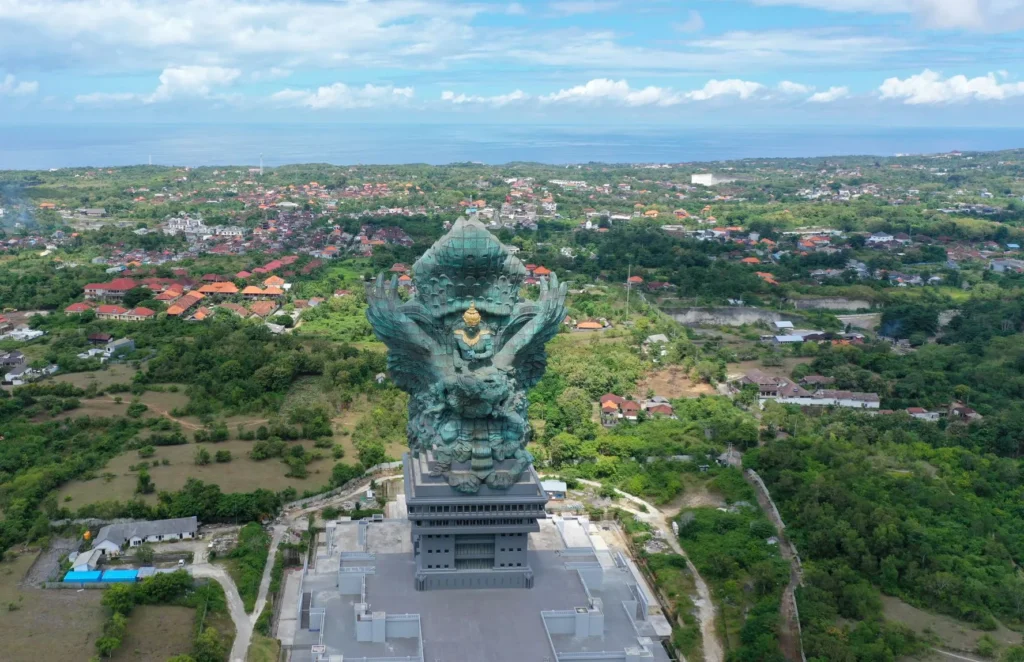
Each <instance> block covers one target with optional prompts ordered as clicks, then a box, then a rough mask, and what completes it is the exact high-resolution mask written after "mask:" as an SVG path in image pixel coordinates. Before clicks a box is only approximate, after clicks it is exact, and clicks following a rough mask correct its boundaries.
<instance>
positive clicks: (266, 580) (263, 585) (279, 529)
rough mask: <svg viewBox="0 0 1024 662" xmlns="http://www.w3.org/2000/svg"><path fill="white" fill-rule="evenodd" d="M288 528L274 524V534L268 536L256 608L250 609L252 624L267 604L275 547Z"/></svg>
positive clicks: (275, 554)
mask: <svg viewBox="0 0 1024 662" xmlns="http://www.w3.org/2000/svg"><path fill="white" fill-rule="evenodd" d="M287 530H288V527H287V526H284V525H283V524H277V525H275V526H274V534H273V536H271V538H270V553H269V554H267V565H266V566H265V567H264V568H263V579H262V580H260V592H259V595H258V597H257V598H256V608H255V609H253V610H252V617H253V619H254V620H253V624H254V625H255V623H256V621H255V619H257V618H259V615H260V612H261V611H263V607H264V606H266V604H267V590H268V589H269V588H270V574H271V571H273V569H274V560H275V559H276V558H277V547H278V545H280V544H281V538H283V537H284V532H285V531H287Z"/></svg>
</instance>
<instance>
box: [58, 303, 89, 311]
mask: <svg viewBox="0 0 1024 662" xmlns="http://www.w3.org/2000/svg"><path fill="white" fill-rule="evenodd" d="M90 309H92V306H90V305H89V304H87V303H85V302H84V301H79V302H78V303H73V304H71V305H70V306H68V307H67V308H65V309H64V312H65V313H84V312H85V311H87V310H90Z"/></svg>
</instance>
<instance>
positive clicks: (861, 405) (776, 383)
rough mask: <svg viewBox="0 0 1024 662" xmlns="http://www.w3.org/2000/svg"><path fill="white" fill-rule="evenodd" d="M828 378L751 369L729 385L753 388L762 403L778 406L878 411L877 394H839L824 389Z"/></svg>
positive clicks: (739, 387)
mask: <svg viewBox="0 0 1024 662" xmlns="http://www.w3.org/2000/svg"><path fill="white" fill-rule="evenodd" d="M834 381H835V380H834V379H833V378H831V377H823V376H821V375H808V376H806V377H804V378H803V379H800V380H799V381H793V380H790V379H787V378H785V377H776V376H775V375H769V374H765V373H764V372H761V371H760V370H751V371H749V372H747V373H746V374H745V375H743V376H742V377H740V378H739V379H737V380H735V381H734V382H732V386H733V389H734V390H735V391H737V392H738V391H740V390H742V389H743V388H744V387H745V386H754V387H756V388H757V395H758V400H759V401H761V402H762V403H763V402H765V401H768V400H774V401H775V402H779V403H782V404H794V405H801V406H805V407H850V408H854V409H878V408H879V406H880V403H881V399H880V398H879V397H878V394H877V393H860V392H857V391H840V390H835V389H830V388H826V387H828V386H831V385H832V384H833V383H834Z"/></svg>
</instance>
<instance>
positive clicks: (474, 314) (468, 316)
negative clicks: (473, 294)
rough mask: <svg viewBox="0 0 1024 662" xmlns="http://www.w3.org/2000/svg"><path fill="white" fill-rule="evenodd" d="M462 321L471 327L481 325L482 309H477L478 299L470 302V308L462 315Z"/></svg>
mask: <svg viewBox="0 0 1024 662" xmlns="http://www.w3.org/2000/svg"><path fill="white" fill-rule="evenodd" d="M462 321H463V322H465V323H466V326H467V327H469V328H471V329H473V328H476V327H478V326H480V311H478V310H477V309H476V301H473V302H470V304H469V308H467V309H466V312H465V313H463V315H462Z"/></svg>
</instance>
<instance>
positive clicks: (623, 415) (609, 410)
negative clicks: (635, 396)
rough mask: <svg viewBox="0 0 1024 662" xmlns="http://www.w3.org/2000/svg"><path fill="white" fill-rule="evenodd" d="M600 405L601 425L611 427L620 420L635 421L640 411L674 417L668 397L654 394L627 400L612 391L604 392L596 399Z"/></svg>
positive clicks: (650, 415) (653, 415)
mask: <svg viewBox="0 0 1024 662" xmlns="http://www.w3.org/2000/svg"><path fill="white" fill-rule="evenodd" d="M598 402H599V404H600V406H601V425H604V426H605V427H612V426H615V425H618V424H619V423H621V422H622V421H636V420H638V419H639V418H640V415H641V412H643V414H644V415H645V416H648V417H656V416H663V417H665V418H676V412H675V410H674V409H673V408H672V405H671V403H669V401H668V398H664V397H662V396H660V395H655V396H653V397H651V398H650V399H648V400H644V401H643V402H637V401H636V400H629V399H627V398H624V397H622V396H620V395H616V394H614V393H605V394H604V395H602V396H601V398H600V400H599V401H598Z"/></svg>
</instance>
